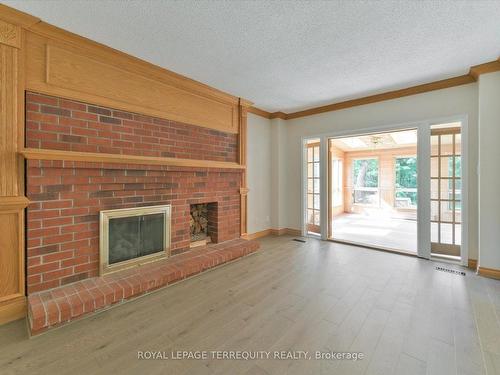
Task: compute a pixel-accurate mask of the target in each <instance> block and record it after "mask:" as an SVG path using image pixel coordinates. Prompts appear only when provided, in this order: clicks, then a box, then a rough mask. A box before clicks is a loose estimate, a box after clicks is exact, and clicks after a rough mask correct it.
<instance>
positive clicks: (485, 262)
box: [479, 72, 500, 269]
mask: <svg viewBox="0 0 500 375" xmlns="http://www.w3.org/2000/svg"><path fill="white" fill-rule="evenodd" d="M499 140H500V72H496V73H489V74H482V75H481V76H480V78H479V182H480V183H479V213H480V215H479V248H480V256H479V265H480V266H481V267H485V268H494V269H500V197H499V194H498V191H499V190H498V187H499V186H500V173H499V172H500V167H499V161H500V147H499Z"/></svg>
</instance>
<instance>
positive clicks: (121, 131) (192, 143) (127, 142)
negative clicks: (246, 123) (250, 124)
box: [26, 92, 238, 162]
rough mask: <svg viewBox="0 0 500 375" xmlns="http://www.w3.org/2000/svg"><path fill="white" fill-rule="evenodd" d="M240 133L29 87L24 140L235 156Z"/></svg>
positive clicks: (57, 146) (76, 147)
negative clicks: (38, 91)
mask: <svg viewBox="0 0 500 375" xmlns="http://www.w3.org/2000/svg"><path fill="white" fill-rule="evenodd" d="M237 141H238V140H237V135H236V134H230V133H224V132H220V131H216V130H211V129H207V128H202V127H199V126H194V125H187V124H183V123H179V122H175V121H169V120H163V119H159V118H155V117H150V116H143V115H137V114H134V113H130V112H123V111H117V110H114V109H111V108H105V107H98V106H94V105H90V104H85V103H80V102H76V101H72V100H66V99H60V98H55V97H52V96H47V95H41V94H35V93H29V92H28V93H26V146H27V147H31V148H43V149H51V150H66V151H83V152H102V153H108V154H125V155H141V156H163V157H175V158H185V159H198V160H215V161H229V162H236V161H237V146H238V143H237Z"/></svg>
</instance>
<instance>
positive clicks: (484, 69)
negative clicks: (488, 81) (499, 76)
mask: <svg viewBox="0 0 500 375" xmlns="http://www.w3.org/2000/svg"><path fill="white" fill-rule="evenodd" d="M497 71H500V58H499V59H498V60H495V61H490V62H487V63H485V64H480V65H476V66H473V67H471V68H470V70H469V75H470V76H471V77H473V78H474V80H475V81H477V80H478V79H479V76H480V75H481V74H486V73H492V72H497Z"/></svg>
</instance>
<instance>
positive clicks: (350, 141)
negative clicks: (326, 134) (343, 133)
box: [341, 137, 367, 148]
mask: <svg viewBox="0 0 500 375" xmlns="http://www.w3.org/2000/svg"><path fill="white" fill-rule="evenodd" d="M341 141H342V143H344V144H345V145H346V146H349V147H350V148H360V147H367V145H366V143H365V142H363V141H362V140H361V139H359V138H358V137H352V138H342V139H341Z"/></svg>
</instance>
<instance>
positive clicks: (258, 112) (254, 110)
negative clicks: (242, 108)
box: [248, 107, 271, 119]
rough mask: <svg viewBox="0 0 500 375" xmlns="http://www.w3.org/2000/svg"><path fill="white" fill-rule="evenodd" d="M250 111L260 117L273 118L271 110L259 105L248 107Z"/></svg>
mask: <svg viewBox="0 0 500 375" xmlns="http://www.w3.org/2000/svg"><path fill="white" fill-rule="evenodd" d="M248 112H250V113H253V114H254V115H257V116H260V117H265V118H268V119H270V118H271V112H267V111H264V110H263V109H260V108H257V107H248Z"/></svg>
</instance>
